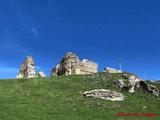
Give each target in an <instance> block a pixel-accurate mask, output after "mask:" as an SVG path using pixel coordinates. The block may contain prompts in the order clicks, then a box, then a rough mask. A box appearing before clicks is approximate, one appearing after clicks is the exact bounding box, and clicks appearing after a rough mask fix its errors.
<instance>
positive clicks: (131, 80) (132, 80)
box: [128, 75, 141, 93]
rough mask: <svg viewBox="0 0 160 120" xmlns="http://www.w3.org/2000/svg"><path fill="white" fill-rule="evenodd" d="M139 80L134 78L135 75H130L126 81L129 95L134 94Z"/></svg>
mask: <svg viewBox="0 0 160 120" xmlns="http://www.w3.org/2000/svg"><path fill="white" fill-rule="evenodd" d="M140 81H141V79H139V78H138V77H136V76H135V75H132V76H130V77H129V79H128V86H129V87H130V89H129V93H134V89H135V86H137V87H139V82H140Z"/></svg>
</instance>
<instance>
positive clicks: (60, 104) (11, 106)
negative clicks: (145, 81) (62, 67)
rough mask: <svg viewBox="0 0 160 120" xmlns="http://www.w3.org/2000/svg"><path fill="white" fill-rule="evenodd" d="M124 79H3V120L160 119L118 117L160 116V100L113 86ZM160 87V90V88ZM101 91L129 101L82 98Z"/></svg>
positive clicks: (0, 105) (154, 119) (0, 93)
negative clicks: (121, 94) (114, 82)
mask: <svg viewBox="0 0 160 120" xmlns="http://www.w3.org/2000/svg"><path fill="white" fill-rule="evenodd" d="M121 77H122V74H112V75H111V77H110V80H107V79H106V78H105V75H104V74H102V73H101V74H95V75H74V76H60V77H53V78H44V79H42V78H35V79H19V80H15V79H14V80H0V120H150V119H152V120H160V116H159V117H150V118H149V117H141V116H139V117H133V116H132V117H117V116H116V114H117V113H118V112H125V113H131V112H137V113H142V112H144V113H150V112H152V113H158V114H160V97H154V96H153V95H151V94H150V93H148V92H145V91H143V90H142V89H138V90H137V91H136V92H135V93H134V94H132V95H131V94H129V93H128V92H127V91H125V90H121V91H120V90H119V89H118V88H117V87H115V86H114V85H113V80H116V79H118V78H121ZM156 86H157V87H158V88H160V85H158V84H156ZM98 88H104V89H110V90H115V91H117V92H121V93H123V94H124V95H125V96H126V99H125V100H124V101H121V102H112V101H106V100H101V99H96V98H86V97H84V96H82V95H81V93H82V92H84V91H87V90H92V89H98ZM144 106H145V107H146V109H143V107H144Z"/></svg>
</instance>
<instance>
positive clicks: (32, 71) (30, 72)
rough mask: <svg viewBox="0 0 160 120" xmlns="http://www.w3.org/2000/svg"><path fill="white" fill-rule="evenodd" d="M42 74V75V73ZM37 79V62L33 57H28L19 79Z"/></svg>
mask: <svg viewBox="0 0 160 120" xmlns="http://www.w3.org/2000/svg"><path fill="white" fill-rule="evenodd" d="M40 74H41V73H40ZM34 77H37V72H36V68H35V62H34V59H33V57H32V56H27V58H26V59H25V61H24V62H22V64H21V67H20V70H19V73H18V75H17V76H16V78H17V79H21V78H34Z"/></svg>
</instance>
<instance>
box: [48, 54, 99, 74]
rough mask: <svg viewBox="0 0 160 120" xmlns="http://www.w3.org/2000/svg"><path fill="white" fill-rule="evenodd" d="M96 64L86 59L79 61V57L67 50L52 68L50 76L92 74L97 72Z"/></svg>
mask: <svg viewBox="0 0 160 120" xmlns="http://www.w3.org/2000/svg"><path fill="white" fill-rule="evenodd" d="M97 71H98V64H97V63H94V62H92V61H89V60H87V59H84V60H82V61H80V59H79V57H78V56H77V55H76V54H74V53H72V52H68V53H66V54H65V56H64V57H63V58H62V60H61V62H60V63H59V64H58V65H56V67H54V68H53V69H52V72H51V76H59V75H76V74H93V73H97Z"/></svg>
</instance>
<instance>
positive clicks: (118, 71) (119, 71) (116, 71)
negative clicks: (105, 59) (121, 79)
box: [103, 67, 122, 73]
mask: <svg viewBox="0 0 160 120" xmlns="http://www.w3.org/2000/svg"><path fill="white" fill-rule="evenodd" d="M103 72H107V73H122V71H121V70H116V69H114V68H110V67H106V68H104V71H103Z"/></svg>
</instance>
